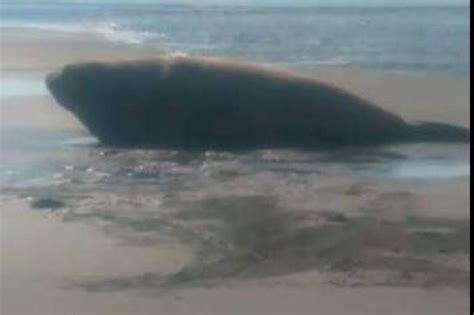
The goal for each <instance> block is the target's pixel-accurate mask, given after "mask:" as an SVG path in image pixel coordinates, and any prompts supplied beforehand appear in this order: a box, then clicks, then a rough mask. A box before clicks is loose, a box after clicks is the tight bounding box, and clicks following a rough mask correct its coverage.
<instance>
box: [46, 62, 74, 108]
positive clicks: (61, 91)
mask: <svg viewBox="0 0 474 315" xmlns="http://www.w3.org/2000/svg"><path fill="white" fill-rule="evenodd" d="M63 81H64V78H63V76H62V72H61V71H59V72H52V73H49V74H48V75H46V78H45V83H46V87H47V88H48V90H49V92H51V94H52V95H53V97H54V99H55V100H56V101H57V102H58V103H59V105H61V106H63V107H65V108H70V107H71V104H70V97H68V96H67V95H68V93H67V91H66V89H65V84H64V82H63Z"/></svg>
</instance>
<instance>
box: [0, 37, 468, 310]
mask: <svg viewBox="0 0 474 315" xmlns="http://www.w3.org/2000/svg"><path fill="white" fill-rule="evenodd" d="M0 34H1V38H2V48H1V49H2V53H1V62H0V67H1V71H2V73H3V74H5V73H7V72H8V73H9V74H10V75H11V74H12V73H13V75H14V74H15V73H23V74H24V73H29V74H35V75H38V76H43V75H44V74H45V73H46V72H48V71H51V70H54V69H57V68H59V67H60V66H61V65H63V64H64V63H67V62H71V61H75V60H84V59H85V60H89V59H100V60H110V59H125V58H126V59H129V58H144V57H150V56H153V55H154V54H157V53H159V51H157V50H153V51H152V50H150V49H149V48H146V47H141V46H133V45H132V46H125V45H119V44H111V43H104V42H103V40H102V39H100V38H97V37H91V36H90V35H88V34H80V35H77V34H76V35H72V34H65V33H60V32H43V31H35V30H28V31H25V30H21V31H19V30H18V29H1V30H0ZM19 52H22V53H19ZM299 71H302V72H304V73H305V74H308V73H310V75H313V76H315V77H318V78H320V79H324V80H327V81H330V82H333V83H335V84H338V85H340V86H343V87H346V88H348V89H350V90H352V91H354V92H356V93H359V94H362V95H363V96H365V97H367V98H370V99H371V100H374V101H376V102H377V103H378V104H381V106H384V107H386V108H389V109H390V110H393V111H396V112H398V113H400V114H402V115H403V116H404V117H406V118H407V119H412V120H416V119H421V120H431V119H433V120H438V121H445V122H450V123H457V124H462V125H465V126H469V124H470V121H469V118H468V117H469V115H468V114H469V78H459V77H449V76H441V75H439V76H428V77H424V76H407V75H401V74H386V73H379V72H367V71H359V70H347V69H341V70H334V69H315V70H312V69H310V70H308V69H306V70H302V69H300V70H299ZM0 102H1V105H0V113H1V114H0V123H1V129H0V130H1V131H2V152H1V155H2V158H1V159H2V164H5V163H6V162H8V163H9V164H8V166H9V167H10V168H12V169H13V170H14V167H15V163H14V162H15V161H16V159H17V158H18V157H22V159H27V160H28V163H35V162H34V161H35V158H37V159H38V160H41V161H43V160H49V161H50V164H49V165H48V167H47V168H46V170H45V172H44V174H45V175H43V176H46V178H49V181H48V180H46V181H45V182H42V185H24V186H21V187H20V186H15V187H13V186H11V187H4V186H2V187H4V188H3V189H2V191H1V192H0V194H1V195H0V198H1V199H0V203H1V204H0V208H1V209H2V211H0V215H1V242H2V243H1V251H0V254H1V257H0V259H1V268H0V276H1V278H0V285H1V295H0V305H1V306H0V311H1V313H2V314H14V313H16V314H26V313H28V314H33V313H36V314H64V313H75V314H119V313H120V314H315V313H316V314H465V313H466V312H467V309H468V307H469V278H470V268H469V257H470V249H469V248H470V239H469V232H470V224H469V217H470V211H469V202H470V193H469V188H470V187H469V177H468V176H461V177H455V178H448V179H442V180H440V179H416V178H404V179H399V178H398V179H397V178H395V177H394V176H392V175H391V174H392V173H391V172H392V171H393V170H394V169H396V166H397V165H399V164H400V163H405V162H407V161H408V162H410V161H412V160H413V159H415V160H417V161H421V162H422V163H424V162H426V161H431V162H433V161H435V162H439V161H441V162H443V161H447V163H450V161H452V160H457V159H461V160H463V161H464V160H467V159H468V158H469V150H468V149H469V148H468V145H447V144H440V145H425V144H419V145H411V146H392V147H382V148H372V149H370V150H354V149H348V150H340V151H334V152H298V151H286V150H262V151H254V152H240V153H235V152H234V153H231V152H176V151H164V150H156V151H150V150H114V149H108V148H101V147H95V146H78V145H72V144H71V143H72V142H71V143H69V144H67V143H66V144H61V145H50V144H46V145H45V146H44V147H43V149H41V150H37V149H31V148H29V149H28V150H27V151H25V150H26V149H25V148H24V147H22V146H20V145H19V144H18V143H14V145H12V146H11V147H9V146H6V145H5V143H7V142H8V141H10V140H11V139H12V130H14V132H17V137H18V138H15V136H13V139H23V138H22V137H21V136H20V135H21V134H23V135H25V136H24V138H25V139H26V140H25V143H26V144H27V143H28V137H32V138H33V139H36V138H35V135H36V137H40V136H41V135H42V133H41V132H44V134H45V137H49V136H50V133H51V131H55V132H59V133H60V136H61V137H63V138H64V139H69V138H71V139H76V138H77V137H82V136H84V135H86V133H85V132H84V130H83V128H82V126H81V125H80V124H79V123H78V122H77V121H76V120H75V119H74V118H73V117H72V116H71V115H70V114H69V113H67V112H65V111H64V110H62V109H61V108H60V107H59V106H56V105H55V104H54V102H53V100H52V99H51V97H50V96H48V95H37V96H24V97H15V98H7V99H0ZM26 117H31V118H30V119H25V118H26ZM25 130H26V131H25ZM27 131H28V132H29V133H28V132H27ZM61 139H62V138H61ZM7 140H8V141H7ZM61 141H63V140H61ZM13 142H15V141H13ZM17 142H18V141H17ZM26 144H25V146H27V145H26ZM7 149H8V152H6V150H7ZM25 152H28V154H25ZM25 155H28V157H26V156H25ZM40 155H41V156H42V158H41V159H39V158H38V156H40ZM30 160H31V161H32V162H30ZM52 161H54V163H53V162H52ZM25 163H26V162H25ZM37 163H39V164H38V165H39V166H38V167H41V165H43V164H41V163H43V162H41V163H40V162H37ZM48 198H49V199H52V200H55V201H58V202H59V203H60V204H62V206H60V207H58V208H54V209H48V208H47V207H46V209H32V207H31V206H32V205H33V204H34V202H35V201H38V200H45V199H48Z"/></svg>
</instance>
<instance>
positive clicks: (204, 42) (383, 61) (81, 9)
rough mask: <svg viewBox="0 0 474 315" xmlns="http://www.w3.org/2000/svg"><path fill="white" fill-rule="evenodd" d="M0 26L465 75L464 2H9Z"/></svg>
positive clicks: (0, 9) (273, 59) (274, 59)
mask: <svg viewBox="0 0 474 315" xmlns="http://www.w3.org/2000/svg"><path fill="white" fill-rule="evenodd" d="M2 2H3V1H2ZM0 25H2V26H22V27H24V26H30V27H34V28H45V29H58V30H65V31H70V32H78V31H84V30H87V31H93V32H97V33H99V34H101V35H103V36H104V37H105V38H106V39H108V40H111V41H123V42H128V43H133V44H143V43H146V44H152V45H156V46H158V47H159V48H161V49H165V50H167V51H169V52H183V53H201V54H213V55H226V56H233V57H243V58H245V59H250V60H253V61H257V62H266V63H272V64H278V65H300V64H304V65H309V66H311V65H315V66H317V65H326V66H331V65H334V66H338V67H341V66H351V67H363V68H375V69H382V70H391V71H403V72H412V73H413V72H426V71H443V72H449V73H454V74H456V73H457V74H459V73H461V74H466V73H468V71H469V64H470V58H469V34H470V33H469V7H468V6H451V7H449V6H436V7H430V6H419V7H413V6H410V7H295V6H293V7H289V6H286V7H281V6H279V7H262V6H229V5H221V6H218V5H213V6H210V5H207V6H206V5H163V4H150V3H148V4H144V3H141V4H136V3H134V2H132V1H130V2H127V3H122V4H117V3H115V4H114V3H106V2H104V3H101V2H96V1H95V2H94V3H90V2H89V3H87V2H86V1H84V2H81V3H68V4H64V3H61V2H50V1H41V2H40V1H27V2H24V1H21V2H17V1H12V2H10V1H9V2H4V3H2V4H0Z"/></svg>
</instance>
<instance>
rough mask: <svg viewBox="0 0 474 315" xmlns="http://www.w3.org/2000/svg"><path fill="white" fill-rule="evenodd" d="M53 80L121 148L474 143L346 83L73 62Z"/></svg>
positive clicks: (52, 86) (154, 63)
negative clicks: (401, 113) (405, 115)
mask: <svg viewBox="0 0 474 315" xmlns="http://www.w3.org/2000/svg"><path fill="white" fill-rule="evenodd" d="M46 83H47V86H48V88H49V90H50V91H51V93H52V94H53V95H54V97H55V98H56V100H57V101H58V103H59V104H61V105H62V106H64V107H65V108H67V109H68V110H70V111H71V112H72V113H73V114H74V115H75V116H76V117H77V118H79V120H80V121H81V122H82V123H83V124H84V125H85V126H86V127H87V128H88V129H89V130H90V131H91V133H92V134H94V135H95V136H97V137H98V138H99V139H100V141H101V142H102V143H104V144H106V145H113V146H140V145H153V146H158V147H168V148H202V149H210V148H255V147H305V148H309V147H318V146H342V145H377V144H384V143H391V142H413V141H447V142H452V141H456V142H468V141H469V139H470V133H469V130H467V129H464V128H461V127H455V126H450V125H446V124H441V123H424V124H420V125H416V126H415V125H411V124H408V123H406V122H405V121H404V120H402V119H401V118H400V117H398V116H396V115H394V114H392V113H389V112H387V111H384V110H382V109H380V108H378V107H377V106H376V105H374V104H372V103H370V102H368V101H366V100H364V99H362V98H360V97H358V96H355V95H353V94H350V93H348V92H346V91H343V90H341V89H338V88H336V87H333V86H330V85H327V84H324V83H321V82H318V81H314V80H311V79H307V78H303V77H297V76H294V75H290V74H285V73H278V72H272V71H269V70H265V69H261V68H257V67H253V66H246V65H241V64H236V63H232V62H212V61H209V60H208V59H199V58H174V59H166V58H162V59H156V60H151V61H135V62H120V63H99V62H92V63H82V64H73V65H69V66H66V67H65V68H64V69H63V70H62V71H61V72H59V73H53V74H50V75H48V76H47V78H46Z"/></svg>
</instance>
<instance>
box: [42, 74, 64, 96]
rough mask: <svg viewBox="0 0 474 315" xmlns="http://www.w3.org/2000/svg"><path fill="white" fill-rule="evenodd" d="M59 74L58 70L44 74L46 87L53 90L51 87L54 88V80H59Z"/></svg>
mask: <svg viewBox="0 0 474 315" xmlns="http://www.w3.org/2000/svg"><path fill="white" fill-rule="evenodd" d="M60 75H61V73H60V72H52V73H49V74H48V75H47V76H46V80H45V81H46V86H47V87H48V89H49V90H50V91H51V92H53V89H54V86H55V84H56V82H57V81H58V80H59V76H60Z"/></svg>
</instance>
